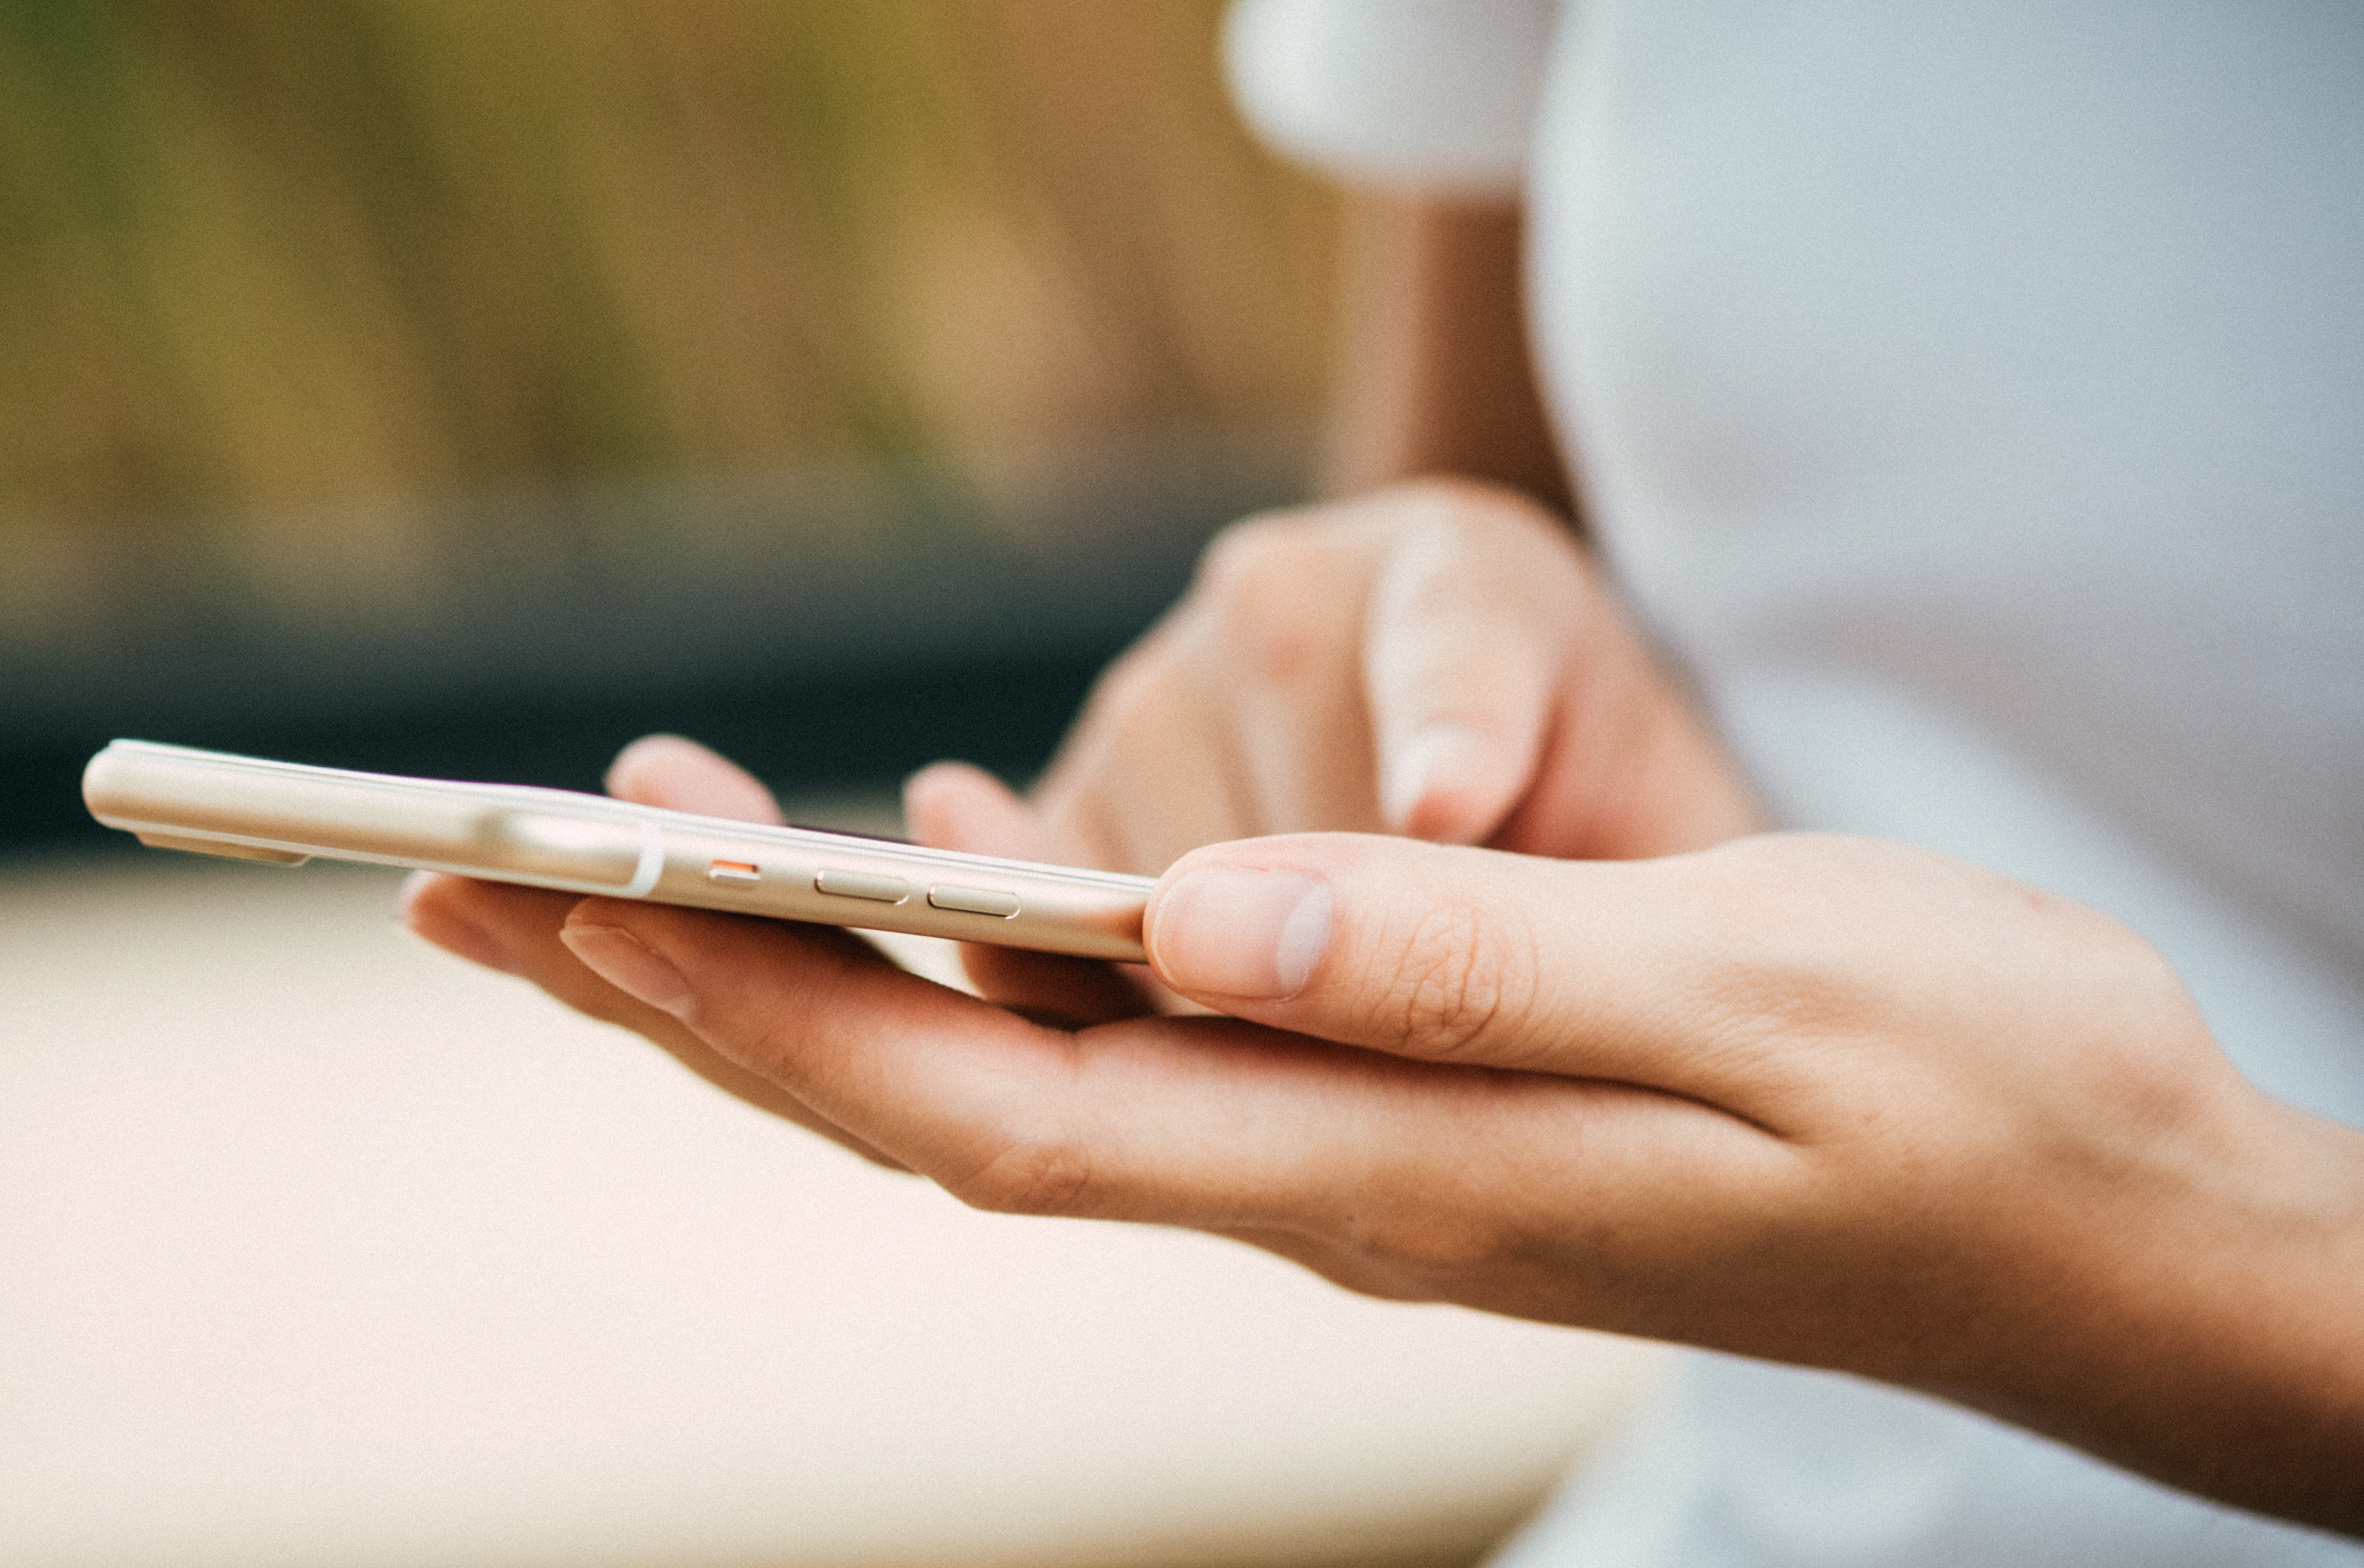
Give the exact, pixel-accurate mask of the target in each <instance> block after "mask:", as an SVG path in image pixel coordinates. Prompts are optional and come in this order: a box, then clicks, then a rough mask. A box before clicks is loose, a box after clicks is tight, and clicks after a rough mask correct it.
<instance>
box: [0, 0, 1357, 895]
mask: <svg viewBox="0 0 2364 1568" xmlns="http://www.w3.org/2000/svg"><path fill="white" fill-rule="evenodd" d="M1219 10H1220V7H1219V6H1215V5H1212V4H1199V3H1195V0H1194V3H1189V4H1174V5H1164V6H1138V5H1132V4H1126V3H1124V0H975V3H954V0H897V3H888V0H837V3H828V4H823V3H817V0H807V3H784V0H768V3H766V0H699V3H681V0H597V3H585V4H562V3H559V0H519V3H516V4H507V5H501V6H464V5H457V4H442V3H437V0H313V3H307V4H297V3H295V0H243V3H240V0H213V3H195V0H190V3H182V4H162V3H158V4H144V5H143V4H130V3H122V4H58V3H39V0H0V801H5V802H6V811H5V812H0V849H22V848H25V847H28V846H33V845H37V844H45V843H54V842H58V841H61V840H67V839H72V838H75V837H104V836H106V835H105V834H104V830H103V829H98V828H95V826H94V825H92V824H90V823H89V822H88V820H87V818H86V817H84V815H83V813H82V811H81V807H80V804H79V799H78V795H77V794H76V790H75V781H76V777H77V775H78V773H79V771H80V767H81V764H82V762H83V761H84V759H85V758H86V757H87V756H88V755H89V753H90V752H91V751H95V749H96V748H97V747H98V746H100V745H102V744H104V742H105V741H106V740H108V739H110V738H112V737H114V736H117V735H134V736H139V737H143V738H147V739H152V740H169V741H177V742H181V743H185V744H194V745H205V746H216V747H220V748H224V749H228V750H236V751H253V752H258V753H262V754H266V755H274V756H282V757H287V758H291V759H294V760H298V761H306V762H327V763H332V764H339V765H348V766H360V767H370V768H381V769H385V770H389V771H397V772H407V773H427V774H440V775H447V776H458V777H478V778H496V779H513V780H518V781H520V782H531V783H542V784H560V785H566V786H572V787H593V786H595V785H596V782H597V776H598V773H599V770H600V768H601V766H602V765H603V764H604V762H605V761H606V759H607V758H608V755H610V754H611V753H612V752H613V751H614V750H615V748H616V747H617V746H618V745H619V744H620V743H621V742H623V741H624V740H629V739H630V738H631V737H632V736H633V735H635V734H638V733H641V732H642V731H645V730H649V729H657V728H663V729H673V730H678V731H682V732H685V733H689V734H693V735H696V736H697V737H698V738H699V739H701V740H707V741H708V742H709V743H712V744H715V745H717V746H719V747H720V748H722V749H724V750H725V751H730V752H732V753H734V754H736V755H738V756H740V757H741V758H742V760H744V761H746V762H748V763H749V764H750V765H751V766H753V768H754V769H755V770H756V771H757V772H758V773H762V774H763V775H764V776H765V777H766V778H768V779H770V780H771V781H772V782H774V783H775V784H776V785H778V786H780V787H781V788H783V789H784V790H786V791H788V792H790V793H810V792H813V791H819V790H829V791H842V790H849V789H864V790H868V789H874V788H880V787H885V786H887V785H889V784H891V783H892V782H893V781H894V780H895V779H896V778H897V777H898V776H899V775H900V774H901V773H904V772H906V771H908V770H909V769H910V768H912V767H915V766H918V765H919V764H920V763H922V762H926V761H929V760H931V758H934V757H938V756H947V755H950V756H962V757H965V758H968V759H970V760H972V761H976V762H981V763H983V764H985V765H987V766H989V767H992V768H994V769H996V770H997V771H998V772H1001V773H1004V774H1006V775H1010V776H1013V777H1022V776H1024V775H1025V774H1027V773H1031V771H1033V770H1034V769H1035V768H1036V767H1038V766H1039V765H1040V763H1041V762H1042V761H1043V759H1044V758H1045V756H1046V755H1047V754H1048V751H1049V750H1050V749H1051V747H1052V746H1053V745H1054V743H1055V741H1056V739H1057V737H1058V734H1059V733H1060V731H1061V729H1062V728H1064V725H1065V722H1066V719H1067V717H1068V716H1069V715H1070V714H1071V713H1072V711H1073V709H1074V706H1075V705H1076V702H1077V701H1078V700H1079V698H1080V697H1081V695H1082V694H1083V692H1084V691H1085V689H1086V687H1087V684H1088V683H1089V681H1090V679H1091V677H1092V675H1093V674H1094V673H1096V671H1097V670H1098V667H1099V666H1100V664H1101V663H1102V662H1105V661H1106V659H1107V658H1108V657H1109V656H1110V654H1112V653H1113V652H1115V651H1117V650H1118V649H1120V648H1121V647H1122V646H1123V644H1124V643H1125V642H1126V641H1128V640H1129V639H1131V638H1132V636H1133V635H1134V634H1135V633H1136V632H1137V631H1138V630H1139V629H1140V628H1142V627H1143V625H1145V624H1146V622H1147V621H1148V620H1149V619H1150V618H1152V617H1154V615H1155V613H1156V612H1157V610H1158V609H1159V608H1160V607H1161V606H1163V604H1164V603H1165V602H1166V601H1167V600H1168V599H1169V598H1170V597H1171V596H1172V595H1173V594H1174V593H1175V592H1176V590H1177V589H1178V588H1179V587H1180V585H1181V584H1182V583H1183V581H1184V580H1185V578H1186V577H1187V574H1188V569H1189V563H1190V562H1191V560H1192V559H1193V557H1194V556H1195V554H1196V551H1197V549H1198V547H1199V544H1200V542H1202V541H1203V539H1204V538H1205V537H1206V536H1207V535H1208V534H1209V533H1210V532H1211V531H1212V530H1213V529H1214V528H1218V527H1220V526H1221V524H1222V523H1224V522H1226V521H1228V520H1230V519H1231V518H1232V517H1235V516H1237V515H1239V514H1241V513H1242V512H1244V511H1248V510H1253V509H1254V508H1256V507H1259V506H1267V505H1271V504H1274V503H1277V502H1280V501H1284V500H1287V499H1288V498H1290V497H1292V496H1293V495H1295V494H1296V493H1297V492H1298V491H1299V489H1300V488H1301V474H1302V472H1303V462H1302V460H1303V456H1304V453H1305V450H1306V446H1307V440H1306V432H1308V431H1309V430H1310V428H1311V427H1312V425H1313V423H1314V419H1315V417H1316V413H1315V411H1316V406H1317V404H1318V401H1319V397H1320V395H1321V379H1322V367H1323V364H1324V361H1325V359H1326V342H1325V339H1326V332H1327V327H1328V320H1329V306H1328V300H1329V293H1330V274H1331V268H1332V257H1331V242H1330V236H1331V230H1332V214H1331V212H1330V210H1329V208H1328V206H1327V202H1326V199H1325V198H1324V197H1323V196H1322V195H1321V194H1320V193H1318V192H1317V191H1315V190H1313V189H1312V188H1310V187H1309V186H1307V185H1306V184H1304V183H1301V182H1299V181H1298V180H1297V179H1295V178H1294V177H1293V176H1290V175H1288V174H1287V173H1286V172H1282V171H1280V170H1278V169H1277V167H1275V166H1274V165H1273V164H1272V163H1271V162H1270V161H1268V160H1267V159H1266V157H1265V156H1264V155H1263V154H1262V153H1261V152H1260V151H1259V150H1256V149H1255V148H1254V146H1253V145H1252V144H1251V143H1250V142H1249V141H1248V139H1246V137H1245V135H1244V134H1243V132H1242V131H1241V129H1240V128H1238V127H1237V126H1236V125H1235V123H1234V122H1233V120H1232V115H1231V111H1230V109H1229V106H1228V105H1227V103H1226V102H1225V100H1224V97H1223V95H1222V90H1221V83H1220V82H1219V80H1218V78H1217V75H1216V70H1215V43H1214V35H1215V29H1216V27H1217V24H1218V20H1219Z"/></svg>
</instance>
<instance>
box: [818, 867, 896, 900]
mask: <svg viewBox="0 0 2364 1568" xmlns="http://www.w3.org/2000/svg"><path fill="white" fill-rule="evenodd" d="M813 886H814V887H815V888H816V889H818V890H819V891H820V892H822V893H827V894H831V895H834V896H836V897H839V898H867V899H870V900H872V901H873V902H875V903H879V904H900V903H901V902H903V900H905V899H906V898H909V897H910V896H911V884H909V883H908V882H905V881H904V880H903V879H902V878H901V877H899V876H873V875H872V874H871V873H868V872H866V871H817V872H815V873H813Z"/></svg>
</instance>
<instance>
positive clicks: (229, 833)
mask: <svg viewBox="0 0 2364 1568" xmlns="http://www.w3.org/2000/svg"><path fill="white" fill-rule="evenodd" d="M82 795H83V803H84V805H86V806H89V808H90V814H91V815H92V816H93V817H97V818H98V819H99V820H100V821H101V822H104V823H105V824H106V826H108V827H110V828H122V829H123V830H125V831H126V832H128V833H134V834H137V835H138V836H139V841H140V842H141V843H143V844H149V845H152V846H154V847H156V848H158V849H166V850H190V851H195V852H197V853H199V854H207V855H229V856H231V857H234V858H236V859H240V860H250V861H265V862H276V863H279V864H282V865H301V864H302V863H303V862H306V861H307V860H310V859H312V858H313V857H314V856H321V857H325V858H327V859H329V860H340V861H363V862H369V863H371V864H374V865H392V866H408V867H412V868H415V869H418V870H423V871H445V872H454V873H458V874H460V875H462V876H476V877H485V878H487V879H489V880H491V881H494V882H514V883H520V884H524V885H526V886H529V887H554V888H559V889H562V890H563V891H565V892H568V893H590V894H603V895H607V896H608V897H610V898H646V899H650V900H652V901H653V902H656V903H659V904H686V905H688V906H691V907H693V908H698V909H725V910H729V911H730V912H731V913H732V914H737V915H764V916H768V917H772V918H774V919H780V920H812V921H818V922H820V923H821V924H823V925H830V926H858V927H862V928H864V929H870V930H879V931H909V932H911V933H913V934H915V935H918V936H923V937H951V938H954V939H956V940H961V941H969V942H993V943H997V944H998V945H1000V946H1003V947H1015V948H1031V949H1034V950H1036V951H1041V952H1061V953H1073V954H1075V955H1076V956H1078V957H1082V958H1103V959H1116V960H1120V961H1124V962H1140V961H1141V960H1142V959H1143V956H1144V955H1143V951H1142V946H1141V918H1142V911H1143V909H1144V908H1145V907H1146V906H1147V905H1148V901H1149V893H1150V889H1151V888H1153V887H1154V886H1155V885H1156V883H1155V882H1154V880H1153V879H1152V878H1149V877H1145V876H1124V875H1120V874H1118V873H1114V872H1099V871H1080V870H1076V869H1072V868H1070V867H1066V866H1053V865H1036V864H1033V863H1031V862H1026V861H1005V860H996V859H993V858H991V857H989V856H986V855H965V854H957V853H954V852H953V851H949V850H929V849H922V848H920V846H919V845H917V844H907V843H904V842H902V841H901V840H896V839H873V838H869V837H865V836H864V835H862V834H856V833H833V832H829V831H827V830H825V829H822V828H771V827H763V826H759V825H757V824H754V823H751V822H733V821H731V820H730V819H728V818H727V817H695V816H692V815H690V814H689V813H687V812H683V811H665V810H662V809H660V808H658V807H656V806H635V805H632V804H631V803H630V802H628V801H621V800H610V799H608V797H607V796H605V795H580V794H577V793H575V792H574V791H572V790H561V789H536V788H532V787H530V786H527V785H523V784H460V783H454V782H452V781H448V780H443V779H411V778H399V777H396V776H393V775H391V774H386V773H351V772H348V771H346V770H344V769H341V768H315V767H307V766H304V765H302V764H300V763H296V762H266V761H264V760H263V759H262V758H259V757H237V756H231V755H229V753H227V752H221V751H196V750H194V749H192V748H190V747H186V746H160V745H157V744H155V743H154V742H152V741H147V740H117V741H115V742H114V743H113V744H111V745H109V746H108V747H107V748H106V750H105V751H101V752H99V753H98V755H96V756H95V757H93V758H92V759H91V760H90V765H89V766H88V767H87V768H85V769H84V771H83V776H82Z"/></svg>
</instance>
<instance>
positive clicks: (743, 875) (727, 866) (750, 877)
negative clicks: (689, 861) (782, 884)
mask: <svg viewBox="0 0 2364 1568" xmlns="http://www.w3.org/2000/svg"><path fill="white" fill-rule="evenodd" d="M763 876H764V873H762V872H760V871H758V870H756V869H755V866H754V863H753V862H750V861H716V862H713V863H711V864H709V865H708V867H707V868H706V880H707V881H708V882H720V883H728V884H733V885H736V886H740V887H745V886H747V885H749V884H753V883H756V882H760V881H762V880H763Z"/></svg>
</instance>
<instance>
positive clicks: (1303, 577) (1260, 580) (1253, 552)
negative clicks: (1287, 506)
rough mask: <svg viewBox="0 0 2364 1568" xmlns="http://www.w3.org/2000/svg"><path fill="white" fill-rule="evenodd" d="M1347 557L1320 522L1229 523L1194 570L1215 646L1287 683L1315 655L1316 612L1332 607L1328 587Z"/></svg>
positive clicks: (1251, 669) (1253, 670)
mask: <svg viewBox="0 0 2364 1568" xmlns="http://www.w3.org/2000/svg"><path fill="white" fill-rule="evenodd" d="M1345 566H1346V562H1345V561H1344V557H1343V555H1342V552H1341V550H1340V548H1339V546H1338V541H1337V540H1336V539H1333V538H1332V537H1331V535H1330V533H1329V532H1328V531H1327V530H1325V529H1324V528H1322V527H1321V525H1319V524H1317V523H1314V522H1310V521H1308V520H1306V519H1302V518H1298V517H1289V516H1287V515H1278V516H1273V517H1253V518H1250V519H1248V520H1247V521H1245V522H1242V523H1236V524H1234V525H1232V527H1231V528H1227V529H1225V530H1224V531H1223V532H1222V533H1221V535H1218V536H1217V538H1216V539H1215V542H1214V543H1213V544H1212V545H1210V547H1209V548H1208V550H1207V554H1206V557H1205V559H1204V561H1203V562H1202V563H1201V565H1200V568H1199V581H1198V584H1197V586H1196V588H1195V589H1194V597H1195V598H1196V599H1197V600H1198V601H1199V607H1200V608H1201V610H1202V612H1203V613H1205V614H1206V615H1208V616H1210V617H1211V618H1212V620H1213V623H1214V626H1215V628H1216V632H1217V635H1218V637H1219V639H1220V640H1221V643H1222V644H1223V645H1224V646H1225V647H1227V648H1229V649H1231V650H1232V651H1233V652H1235V653H1236V654H1238V655H1239V656H1240V657H1241V658H1242V659H1243V662H1244V667H1245V669H1246V671H1247V673H1249V674H1251V675H1252V676H1254V677H1255V678H1257V679H1260V680H1264V681H1266V682H1271V683H1275V684H1287V683H1289V682H1291V681H1294V680H1296V679H1298V678H1299V676H1301V675H1302V674H1303V673H1305V671H1306V670H1307V668H1308V667H1309V666H1310V664H1312V663H1313V662H1316V661H1317V660H1318V658H1319V657H1320V654H1321V649H1322V647H1323V646H1324V639H1323V637H1322V627H1321V618H1322V616H1321V612H1322V611H1323V609H1324V608H1325V607H1328V608H1330V609H1333V610H1334V609H1336V608H1337V607H1338V606H1336V605H1335V604H1334V603H1333V600H1334V599H1335V595H1321V594H1319V593H1318V592H1317V590H1318V589H1320V588H1321V586H1322V585H1325V584H1335V583H1336V582H1337V581H1338V579H1339V577H1340V576H1341V574H1342V572H1343V570H1344V568H1345Z"/></svg>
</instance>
